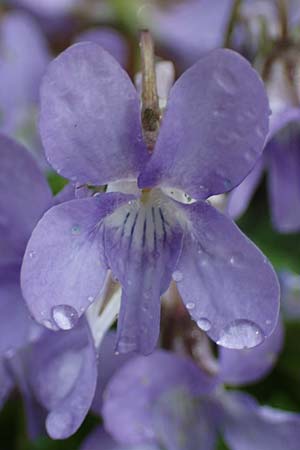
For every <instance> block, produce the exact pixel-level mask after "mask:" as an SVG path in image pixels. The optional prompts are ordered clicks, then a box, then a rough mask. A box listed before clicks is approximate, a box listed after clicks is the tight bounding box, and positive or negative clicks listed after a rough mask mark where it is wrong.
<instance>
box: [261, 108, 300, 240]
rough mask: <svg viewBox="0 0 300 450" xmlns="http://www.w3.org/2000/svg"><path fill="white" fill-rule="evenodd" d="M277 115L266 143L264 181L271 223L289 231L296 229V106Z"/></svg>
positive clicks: (299, 187) (299, 190)
mask: <svg viewBox="0 0 300 450" xmlns="http://www.w3.org/2000/svg"><path fill="white" fill-rule="evenodd" d="M278 119H279V120H278V122H279V125H278V127H277V130H276V131H277V132H276V133H274V134H273V138H272V139H271V140H270V141H269V143H268V145H267V147H266V152H267V157H268V170H269V178H268V184H269V194H270V203H271V210H272V219H273V222H274V226H275V228H276V229H277V230H278V231H280V232H283V233H289V232H295V231H298V230H299V229H300V183H299V170H300V110H291V111H289V110H288V111H287V112H285V113H283V114H281V115H280V117H279V118H278ZM280 125H281V128H280Z"/></svg>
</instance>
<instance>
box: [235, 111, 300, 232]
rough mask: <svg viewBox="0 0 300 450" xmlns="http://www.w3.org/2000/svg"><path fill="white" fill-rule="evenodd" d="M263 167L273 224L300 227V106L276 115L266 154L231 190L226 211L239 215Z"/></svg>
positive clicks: (283, 227) (291, 228) (292, 228)
mask: <svg viewBox="0 0 300 450" xmlns="http://www.w3.org/2000/svg"><path fill="white" fill-rule="evenodd" d="M264 170H266V171H267V174H268V188H269V198H270V206H271V213H272V220H273V224H274V227H275V228H276V230H278V231H280V232H282V233H291V232H295V231H299V230H300V183H299V175H300V109H298V108H290V109H286V110H284V111H283V112H281V113H277V114H276V115H275V116H274V119H273V120H272V122H271V129H270V133H269V136H268V140H267V144H266V147H265V151H264V154H263V156H262V157H261V158H260V160H259V161H258V162H257V164H256V166H255V168H254V170H253V171H252V172H251V173H250V175H248V177H247V178H245V180H244V181H243V182H242V183H241V184H240V185H239V186H238V187H237V188H235V189H234V190H233V191H232V192H231V193H230V194H229V199H228V205H227V212H228V214H229V215H230V216H231V217H233V218H235V219H237V218H238V217H240V216H241V215H242V213H243V212H244V211H245V210H246V209H247V207H248V205H249V202H250V200H251V197H252V196H253V194H254V192H255V190H256V188H257V186H258V184H259V183H260V181H261V178H262V175H263V172H264Z"/></svg>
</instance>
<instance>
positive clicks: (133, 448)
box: [80, 427, 160, 450]
mask: <svg viewBox="0 0 300 450" xmlns="http://www.w3.org/2000/svg"><path fill="white" fill-rule="evenodd" d="M80 450H160V449H159V448H158V447H157V446H156V445H152V444H139V445H129V446H128V445H122V444H118V443H117V442H116V441H114V440H113V439H112V438H111V437H110V436H109V434H107V433H106V431H105V430H104V429H103V428H101V427H98V428H96V430H95V431H93V432H92V433H91V434H90V435H89V436H88V438H87V439H85V441H84V442H83V445H82V446H81V447H80Z"/></svg>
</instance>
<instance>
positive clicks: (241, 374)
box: [219, 320, 283, 385]
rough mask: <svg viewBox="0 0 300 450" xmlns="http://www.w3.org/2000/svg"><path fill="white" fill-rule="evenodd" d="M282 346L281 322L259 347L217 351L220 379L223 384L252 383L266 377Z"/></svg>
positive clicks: (222, 348) (221, 348)
mask: <svg viewBox="0 0 300 450" xmlns="http://www.w3.org/2000/svg"><path fill="white" fill-rule="evenodd" d="M282 346H283V326H282V323H281V320H279V321H278V324H277V326H276V328H275V330H274V332H273V333H272V334H271V336H269V337H268V338H267V339H266V340H265V341H264V342H263V343H262V344H261V345H259V346H258V347H255V348H251V349H245V350H232V349H227V348H224V347H220V349H219V364H220V377H221V378H222V380H223V382H224V383H227V384H231V385H241V384H248V383H253V382H255V381H257V380H259V379H261V378H263V377H264V376H266V375H267V374H268V373H269V372H270V371H271V370H272V369H273V367H274V365H275V363H276V361H277V359H278V357H279V353H280V351H281V349H282Z"/></svg>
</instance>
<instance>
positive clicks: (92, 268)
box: [21, 193, 131, 330]
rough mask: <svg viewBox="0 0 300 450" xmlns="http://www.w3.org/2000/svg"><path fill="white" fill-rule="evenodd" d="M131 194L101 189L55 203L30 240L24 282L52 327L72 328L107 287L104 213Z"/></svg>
mask: <svg viewBox="0 0 300 450" xmlns="http://www.w3.org/2000/svg"><path fill="white" fill-rule="evenodd" d="M130 198H131V196H126V195H122V194H116V193H111V194H102V195H99V196H97V197H93V198H86V199H80V200H72V201H69V202H66V203H63V204H61V205H58V206H54V207H53V208H51V209H50V210H49V211H47V213H46V214H45V215H44V217H43V218H42V219H41V220H40V222H39V223H38V225H37V227H36V228H35V230H34V232H33V233H32V236H31V238H30V240H29V242H28V245H27V249H26V252H25V256H24V260H23V266H22V271H21V283H22V290H23V295H24V298H25V300H26V301H27V304H28V307H29V309H30V311H31V313H32V315H33V317H34V318H35V320H36V321H37V322H39V323H42V324H43V325H45V326H46V327H48V328H50V329H56V330H57V329H64V330H66V329H70V328H72V327H73V326H74V325H75V323H76V322H77V320H78V318H79V317H80V316H81V315H82V314H83V313H84V311H85V309H86V308H87V307H88V306H89V305H90V304H91V303H92V302H93V301H94V300H95V298H96V296H97V295H98V294H99V293H100V290H101V288H102V285H103V282H104V279H105V276H106V271H107V265H106V261H105V256H104V250H103V242H102V241H103V234H102V231H103V227H102V221H103V219H104V217H106V216H107V215H108V214H111V213H112V212H113V211H114V210H115V208H118V207H119V206H120V205H122V204H123V203H124V202H127V201H128V200H129V199H130Z"/></svg>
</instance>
